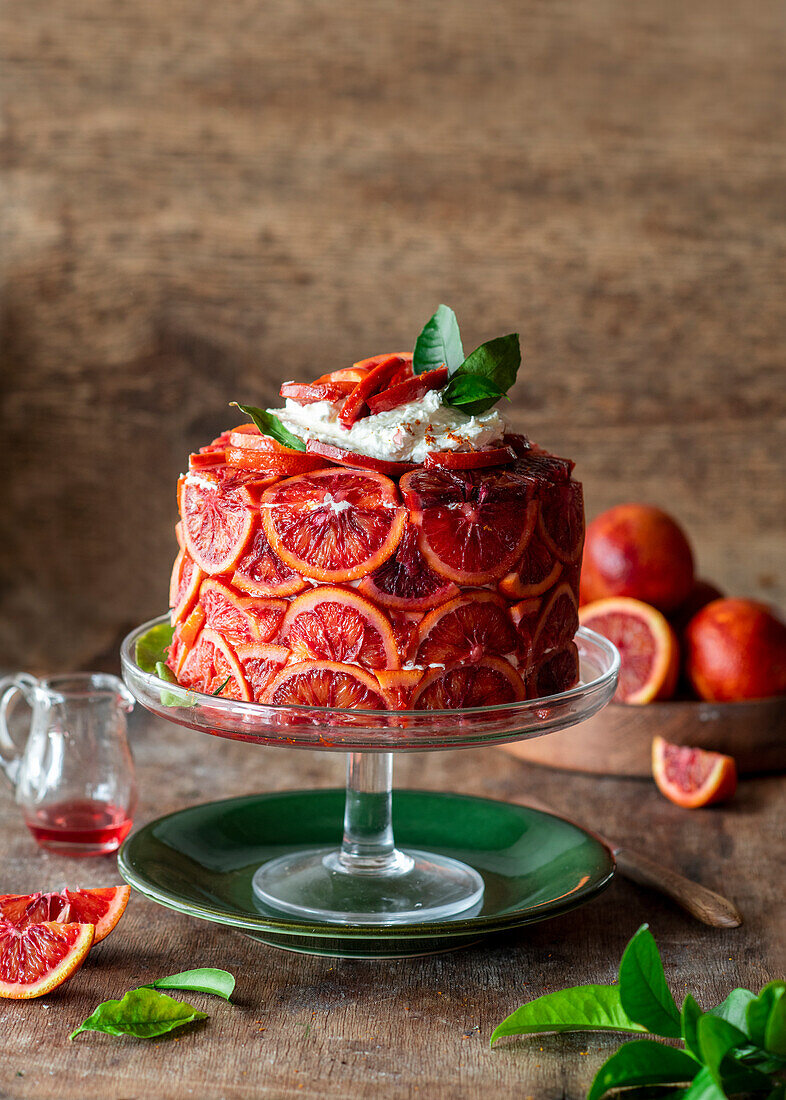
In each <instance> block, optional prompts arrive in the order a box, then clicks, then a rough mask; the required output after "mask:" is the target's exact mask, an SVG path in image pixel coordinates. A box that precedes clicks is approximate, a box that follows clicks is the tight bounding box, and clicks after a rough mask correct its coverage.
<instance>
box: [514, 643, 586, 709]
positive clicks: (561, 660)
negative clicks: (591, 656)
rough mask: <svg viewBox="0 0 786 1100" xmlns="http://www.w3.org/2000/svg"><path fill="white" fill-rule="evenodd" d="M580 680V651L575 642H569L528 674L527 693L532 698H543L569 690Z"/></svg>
mask: <svg viewBox="0 0 786 1100" xmlns="http://www.w3.org/2000/svg"><path fill="white" fill-rule="evenodd" d="M578 682H579V651H578V649H577V648H576V643H575V642H568V644H567V645H566V646H565V648H564V649H559V650H557V652H556V653H550V654H549V655H548V656H547V657H546V658H545V659H544V660H543V661H541V663H540V664H539V665H538V666H537V667H536V668H534V669H533V670H532V672H530V673H529V675H528V676H527V695H528V697H529V698H530V699H542V698H543V697H544V696H546V695H556V694H557V693H558V692H560V691H567V690H568V689H569V688H572V687H575V686H576V684H577V683H578Z"/></svg>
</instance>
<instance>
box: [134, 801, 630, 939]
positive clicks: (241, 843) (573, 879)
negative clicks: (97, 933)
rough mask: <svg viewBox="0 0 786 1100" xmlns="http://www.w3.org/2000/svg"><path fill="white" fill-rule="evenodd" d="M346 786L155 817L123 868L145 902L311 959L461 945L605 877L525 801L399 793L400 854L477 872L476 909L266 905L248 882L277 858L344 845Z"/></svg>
mask: <svg viewBox="0 0 786 1100" xmlns="http://www.w3.org/2000/svg"><path fill="white" fill-rule="evenodd" d="M344 798H345V792H344V791H343V790H316V791H292V792H285V793H277V794H260V795H250V796H247V797H244V798H231V799H226V800H223V801H220V802H207V803H204V804H203V805H200V806H193V807H191V808H189V809H186V810H179V811H178V812H177V813H173V814H169V815H167V816H166V817H161V818H159V819H158V820H157V821H153V822H151V823H150V824H149V825H145V826H144V827H143V828H141V829H139V830H138V831H137V832H135V833H134V834H133V835H132V836H131V837H130V838H129V839H128V840H127V841H126V842H125V844H124V845H123V848H122V850H121V853H120V858H119V867H120V872H121V874H122V875H123V878H124V879H125V880H126V882H128V883H129V884H130V885H131V886H133V887H135V888H136V889H137V890H139V891H140V892H141V893H142V894H144V895H145V896H146V897H148V898H150V899H151V900H152V901H155V902H158V903H159V904H160V905H164V906H166V907H168V908H170V909H174V910H175V911H176V912H178V913H182V914H184V915H187V916H191V917H197V918H199V919H201V920H207V921H212V922H214V923H216V924H220V925H222V926H223V927H226V928H234V929H237V930H238V931H241V932H244V933H245V934H246V935H248V936H251V937H252V938H253V939H256V940H261V941H262V942H263V943H266V944H269V945H271V946H274V947H279V948H286V949H288V950H290V951H298V952H302V953H305V954H311V955H326V956H341V957H345V958H375V959H379V958H392V957H400V956H412V955H424V954H433V953H436V952H441V951H451V950H454V949H457V948H459V947H465V946H467V945H468V944H471V943H474V942H476V941H477V940H479V939H482V938H483V937H485V936H488V935H490V934H492V933H495V932H504V931H506V930H510V929H513V928H519V927H521V926H523V925H528V924H535V923H537V922H539V921H543V920H546V919H547V918H549V917H554V916H558V915H559V914H561V913H565V912H568V911H569V910H571V909H575V908H576V907H578V906H580V905H583V904H585V902H587V901H589V900H590V899H591V898H593V897H595V896H596V895H597V894H599V893H600V892H601V891H602V890H603V889H605V887H606V886H608V884H609V882H610V881H611V879H612V876H613V874H614V857H613V856H612V854H611V852H610V851H609V849H608V848H607V847H606V845H605V844H604V843H603V842H602V841H601V840H600V839H599V838H598V837H596V836H593V835H592V834H591V833H588V832H587V831H586V830H584V829H582V828H580V827H579V826H578V825H574V824H572V823H571V822H569V821H565V820H563V819H562V818H559V817H556V816H554V815H552V814H547V813H543V812H541V811H539V810H534V809H530V808H528V807H526V806H516V805H511V804H510V803H507V802H496V801H492V800H490V799H486V798H472V797H469V796H467V795H457V794H442V793H439V794H437V793H433V792H430V791H410V790H402V791H396V792H395V794H394V796H393V827H394V830H395V835H396V840H397V842H400V843H401V844H402V846H403V847H404V848H405V849H410V850H411V849H413V848H414V849H423V848H425V849H427V850H428V852H429V853H430V854H435V855H438V856H443V857H448V859H451V860H457V861H459V862H460V863H462V864H464V865H466V866H468V867H470V868H472V869H474V871H476V872H477V873H478V874H479V875H480V876H481V878H482V880H483V886H484V890H483V898H482V901H481V902H480V903H479V904H478V905H477V906H476V907H475V909H474V910H466V911H464V912H462V913H460V914H458V915H456V916H453V917H447V918H444V919H441V920H438V921H432V922H426V923H423V922H414V923H399V924H393V925H385V926H380V925H368V924H349V923H347V924H342V925H337V924H335V923H333V922H328V921H322V920H318V919H314V918H308V919H303V918H300V917H295V916H292V915H287V914H284V913H281V912H276V911H274V910H273V909H270V908H267V907H266V906H264V905H263V904H262V903H261V902H260V901H258V900H257V897H256V896H255V892H254V888H253V885H252V881H253V879H254V876H255V875H256V874H258V872H259V870H260V867H262V868H264V866H265V865H266V864H267V863H269V862H271V861H272V860H275V859H279V858H280V857H281V856H285V855H290V854H294V853H297V852H305V851H309V850H313V849H314V848H322V847H323V848H324V849H325V851H326V852H328V851H329V850H331V849H335V848H336V847H337V845H339V844H340V843H341V821H342V813H343V810H344Z"/></svg>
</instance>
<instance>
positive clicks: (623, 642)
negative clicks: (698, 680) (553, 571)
mask: <svg viewBox="0 0 786 1100" xmlns="http://www.w3.org/2000/svg"><path fill="white" fill-rule="evenodd" d="M579 620H580V622H581V623H582V625H583V626H588V627H589V628H590V629H591V630H597V632H598V633H599V634H603V635H604V637H606V638H608V639H609V641H612V642H614V644H615V646H616V647H617V649H618V650H619V653H620V659H621V669H620V679H619V685H618V686H617V692H616V694H615V696H614V698H615V700H616V701H617V702H618V703H651V702H652V701H653V700H654V699H670V698H671V696H672V695H673V694H674V688H675V687H676V685H677V674H678V672H679V647H678V645H677V638H676V636H675V634H674V631H673V630H672V629H671V627H670V626H669V624H668V622H667V621H666V619H665V618H664V617H663V615H661V613H660V611H656V610H655V608H654V607H650V605H649V604H647V603H642V602H641V601H640V600H633V599H630V598H629V597H627V596H620V597H612V598H610V599H607V600H595V601H594V602H593V603H588V604H585V605H584V606H583V607H581V608H579Z"/></svg>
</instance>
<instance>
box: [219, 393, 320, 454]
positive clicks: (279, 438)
mask: <svg viewBox="0 0 786 1100" xmlns="http://www.w3.org/2000/svg"><path fill="white" fill-rule="evenodd" d="M230 404H231V405H234V406H235V408H237V409H240V411H241V412H244V413H245V414H246V416H248V417H250V418H251V419H252V420H253V421H254V423H255V424H256V426H257V427H258V428H259V430H260V432H262V435H266V436H268V437H269V438H270V439H275V441H276V443H280V444H281V445H282V446H283V447H289V448H290V449H291V450H293V451H305V449H306V445H305V443H304V442H303V440H302V439H298V437H297V436H296V435H293V434H292V432H290V431H288V430H287V429H286V428H285V427H284V425H283V424H282V423H281V421H280V420H279V419H278V417H277V416H274V415H273V413H269V412H268V411H267V409H258V408H257V407H256V405H240V404H238V402H237V401H230Z"/></svg>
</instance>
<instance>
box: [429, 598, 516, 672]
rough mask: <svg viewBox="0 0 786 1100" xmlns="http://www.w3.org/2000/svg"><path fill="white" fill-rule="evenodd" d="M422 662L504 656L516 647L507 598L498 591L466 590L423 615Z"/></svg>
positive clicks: (450, 661)
mask: <svg viewBox="0 0 786 1100" xmlns="http://www.w3.org/2000/svg"><path fill="white" fill-rule="evenodd" d="M418 635H419V644H418V650H417V655H416V657H415V661H416V663H417V664H418V665H438V664H441V665H453V664H457V663H458V662H460V661H479V660H480V658H481V657H484V656H486V655H487V654H497V655H499V656H502V655H504V654H506V653H513V652H514V650H515V649H516V632H515V630H514V629H513V622H512V620H511V618H510V615H509V614H508V609H507V605H506V604H505V602H504V600H502V599H500V597H499V596H497V595H496V593H494V592H483V591H479V592H465V593H463V594H462V595H461V596H458V597H456V599H454V600H450V601H449V602H448V603H446V604H443V605H442V606H441V607H437V608H435V609H434V610H433V611H430V612H429V613H428V614H427V615H425V616H424V617H423V620H422V621H421V623H420V628H419V631H418Z"/></svg>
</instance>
